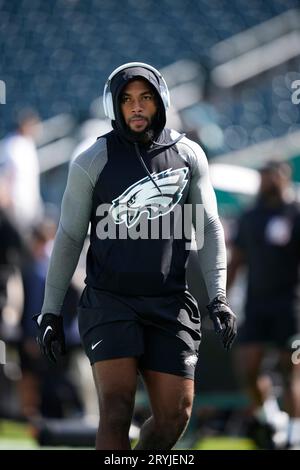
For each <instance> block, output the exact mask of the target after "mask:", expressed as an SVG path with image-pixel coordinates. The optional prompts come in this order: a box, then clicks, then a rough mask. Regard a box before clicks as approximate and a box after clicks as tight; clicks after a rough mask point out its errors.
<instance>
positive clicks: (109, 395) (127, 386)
mask: <svg viewBox="0 0 300 470" xmlns="http://www.w3.org/2000/svg"><path fill="white" fill-rule="evenodd" d="M92 370H93V377H94V382H95V386H96V390H97V395H98V403H99V410H100V416H102V417H104V416H107V415H108V414H109V415H110V416H113V415H116V416H117V417H118V419H120V417H122V419H124V420H126V421H128V420H130V419H131V416H132V413H133V408H134V400H135V393H136V388H137V373H138V372H137V359H136V358H135V357H122V358H116V359H108V360H104V361H98V362H95V363H94V364H93V366H92Z"/></svg>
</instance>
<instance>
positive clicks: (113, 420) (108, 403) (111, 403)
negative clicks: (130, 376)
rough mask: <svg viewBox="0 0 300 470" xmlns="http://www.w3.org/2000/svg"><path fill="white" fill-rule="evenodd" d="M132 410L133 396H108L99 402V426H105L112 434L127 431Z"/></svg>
mask: <svg viewBox="0 0 300 470" xmlns="http://www.w3.org/2000/svg"><path fill="white" fill-rule="evenodd" d="M133 408H134V395H133V394H131V393H128V394H119V393H118V394H116V393H112V394H108V395H107V396H106V397H105V398H103V397H102V400H101V402H100V426H101V425H102V426H105V427H108V428H110V429H111V430H113V431H114V432H119V431H120V432H124V431H128V429H129V427H130V423H131V419H132V414H133Z"/></svg>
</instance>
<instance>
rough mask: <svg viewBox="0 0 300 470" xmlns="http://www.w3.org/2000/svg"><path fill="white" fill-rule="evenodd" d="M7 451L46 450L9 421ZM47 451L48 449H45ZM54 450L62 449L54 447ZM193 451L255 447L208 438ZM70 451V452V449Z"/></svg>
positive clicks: (3, 437)
mask: <svg viewBox="0 0 300 470" xmlns="http://www.w3.org/2000/svg"><path fill="white" fill-rule="evenodd" d="M4 449H6V450H9V449H15V450H17V449H20V450H21V449H23V450H24V449H28V450H29V449H30V450H33V449H36V450H38V449H46V447H43V448H41V447H40V446H39V445H38V444H37V443H36V441H35V440H34V438H33V436H32V431H31V428H30V426H28V425H26V424H20V423H14V422H10V421H0V450H4ZM47 449H49V447H47ZM55 449H62V448H61V447H55ZM77 449H78V448H77ZM192 449H193V450H253V449H255V446H254V444H253V442H252V441H251V440H250V439H245V438H238V437H236V438H235V437H226V436H219V437H208V438H204V439H201V440H199V441H198V442H197V443H196V444H195V445H194V446H193V447H192ZM70 450H72V449H71V448H70Z"/></svg>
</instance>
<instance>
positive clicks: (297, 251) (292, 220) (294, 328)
mask: <svg viewBox="0 0 300 470" xmlns="http://www.w3.org/2000/svg"><path fill="white" fill-rule="evenodd" d="M260 175H261V183H260V190H259V194H258V197H257V201H256V204H255V206H254V207H253V208H251V209H250V210H248V211H246V212H245V213H244V214H243V215H242V216H241V218H240V221H239V224H238V229H237V233H236V237H235V239H234V241H233V247H232V255H231V262H230V264H229V268H228V283H227V288H228V289H230V287H231V286H232V284H233V282H234V280H235V278H236V276H237V273H238V270H239V268H241V267H242V266H246V267H247V270H248V281H247V298H246V305H245V320H244V323H243V325H242V326H241V328H240V332H239V341H238V344H239V348H237V363H238V371H239V374H240V377H241V378H242V379H243V383H244V385H245V386H246V388H247V391H248V394H249V397H250V399H251V403H252V406H253V413H254V416H255V417H256V419H257V420H258V422H259V423H261V424H262V425H264V424H266V425H268V426H270V429H271V432H272V434H273V437H272V438H273V443H272V445H275V446H276V445H277V446H285V445H290V446H299V445H300V368H299V365H295V364H293V362H292V352H293V349H292V343H293V339H295V335H297V334H299V333H300V332H299V323H298V308H297V307H298V306H299V305H298V303H299V302H298V298H297V288H298V286H299V276H298V272H299V263H300V209H299V205H298V204H297V203H296V202H295V200H294V198H293V192H292V188H291V181H290V178H291V169H290V167H289V166H288V165H287V164H285V163H280V162H276V161H269V162H268V163H267V164H266V165H265V166H264V167H263V168H262V169H261V171H260ZM269 346H272V347H273V348H276V349H277V351H278V353H279V367H280V371H281V376H282V381H283V386H284V391H285V396H284V399H285V410H286V411H287V412H288V414H289V416H290V423H288V416H287V414H286V413H285V412H282V411H281V410H280V408H279V406H278V402H277V399H276V397H275V396H274V393H273V389H272V383H271V382H270V379H269V378H268V377H267V376H263V375H261V366H262V361H263V359H264V357H265V353H266V352H267V350H268V347H269Z"/></svg>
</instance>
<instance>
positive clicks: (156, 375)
mask: <svg viewBox="0 0 300 470" xmlns="http://www.w3.org/2000/svg"><path fill="white" fill-rule="evenodd" d="M143 379H144V381H145V385H146V387H147V390H148V394H149V398H150V402H151V407H152V416H151V417H150V418H149V419H148V420H147V421H146V422H145V423H144V425H143V427H142V429H141V434H140V439H139V441H138V443H137V445H136V447H135V450H149V449H152V450H155V449H157V450H167V449H172V447H173V446H174V445H175V444H176V442H177V441H178V440H179V438H180V437H181V436H182V435H183V433H184V431H185V429H186V427H187V425H188V421H189V418H190V415H191V411H192V405H193V398H194V381H193V380H191V379H185V378H183V377H179V376H176V375H172V374H164V373H161V372H155V371H151V370H144V371H143Z"/></svg>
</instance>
